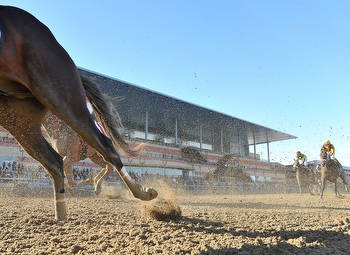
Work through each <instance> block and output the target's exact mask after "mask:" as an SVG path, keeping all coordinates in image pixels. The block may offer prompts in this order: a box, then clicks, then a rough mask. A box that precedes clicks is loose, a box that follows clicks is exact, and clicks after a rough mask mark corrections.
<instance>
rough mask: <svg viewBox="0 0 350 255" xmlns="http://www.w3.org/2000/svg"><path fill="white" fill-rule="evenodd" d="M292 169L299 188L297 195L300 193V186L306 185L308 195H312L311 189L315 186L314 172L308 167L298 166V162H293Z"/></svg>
mask: <svg viewBox="0 0 350 255" xmlns="http://www.w3.org/2000/svg"><path fill="white" fill-rule="evenodd" d="M293 167H294V168H295V170H296V179H297V183H298V186H299V193H301V187H302V185H306V186H307V189H308V190H309V193H310V194H311V195H314V193H313V192H312V189H311V187H312V186H313V185H315V184H317V178H316V175H315V174H314V172H313V171H312V170H311V169H309V168H308V167H306V166H304V165H302V164H300V163H299V160H295V161H294V164H293Z"/></svg>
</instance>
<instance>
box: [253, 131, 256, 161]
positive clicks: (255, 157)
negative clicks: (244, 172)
mask: <svg viewBox="0 0 350 255" xmlns="http://www.w3.org/2000/svg"><path fill="white" fill-rule="evenodd" d="M253 142H254V159H256V143H255V132H253Z"/></svg>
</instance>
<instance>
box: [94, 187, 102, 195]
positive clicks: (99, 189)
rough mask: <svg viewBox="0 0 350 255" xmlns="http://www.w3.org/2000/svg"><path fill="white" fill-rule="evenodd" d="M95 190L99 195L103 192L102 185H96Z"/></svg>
mask: <svg viewBox="0 0 350 255" xmlns="http://www.w3.org/2000/svg"><path fill="white" fill-rule="evenodd" d="M94 191H95V195H99V194H100V193H101V185H96V186H95V190H94Z"/></svg>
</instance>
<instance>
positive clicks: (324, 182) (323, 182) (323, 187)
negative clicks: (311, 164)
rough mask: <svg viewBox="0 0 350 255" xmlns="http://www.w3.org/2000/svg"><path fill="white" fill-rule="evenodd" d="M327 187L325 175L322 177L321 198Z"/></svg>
mask: <svg viewBox="0 0 350 255" xmlns="http://www.w3.org/2000/svg"><path fill="white" fill-rule="evenodd" d="M325 187H326V180H325V179H324V178H323V177H321V192H320V198H321V199H322V198H323V192H324V189H325Z"/></svg>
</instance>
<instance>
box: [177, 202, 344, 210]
mask: <svg viewBox="0 0 350 255" xmlns="http://www.w3.org/2000/svg"><path fill="white" fill-rule="evenodd" d="M181 205H191V206H198V207H201V206H205V207H215V208H237V209H320V210H343V211H350V208H349V207H329V206H297V205H289V204H287V203H285V204H266V203H262V202H256V203H253V202H242V203H211V202H207V203H192V202H191V203H181Z"/></svg>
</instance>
